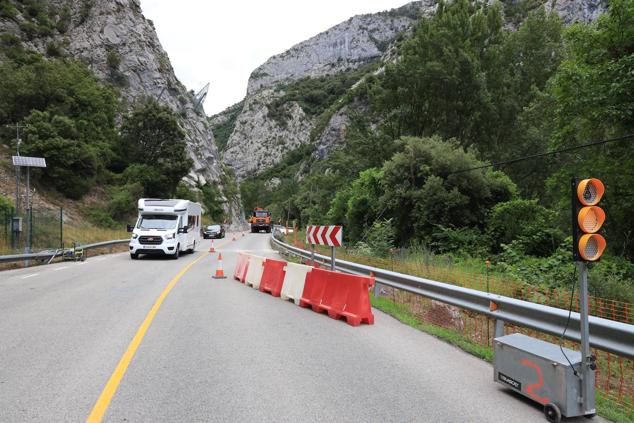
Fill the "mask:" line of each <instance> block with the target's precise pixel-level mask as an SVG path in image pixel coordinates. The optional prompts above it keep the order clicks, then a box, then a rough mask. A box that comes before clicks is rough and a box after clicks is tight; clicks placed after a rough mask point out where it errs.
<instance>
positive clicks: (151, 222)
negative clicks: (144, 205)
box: [138, 214, 178, 229]
mask: <svg viewBox="0 0 634 423" xmlns="http://www.w3.org/2000/svg"><path fill="white" fill-rule="evenodd" d="M177 219H178V216H170V215H164V214H144V215H143V216H141V219H139V226H138V228H139V229H174V228H175V227H176V220H177Z"/></svg>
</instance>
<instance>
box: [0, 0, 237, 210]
mask: <svg viewBox="0 0 634 423" xmlns="http://www.w3.org/2000/svg"><path fill="white" fill-rule="evenodd" d="M49 3H50V4H51V5H52V6H55V7H57V8H58V9H59V10H61V9H62V8H63V7H65V6H68V7H69V9H70V15H71V19H70V23H69V25H68V29H67V30H66V31H65V32H64V33H63V34H58V33H56V34H55V35H53V36H49V37H43V38H35V39H33V40H31V41H24V43H25V44H26V45H27V46H28V47H30V48H33V49H35V50H37V51H39V52H40V53H42V54H45V53H46V49H47V47H46V46H47V45H48V44H49V43H51V42H55V43H56V44H58V45H60V46H61V48H62V50H63V52H64V53H65V54H66V55H67V56H69V57H72V58H74V59H77V60H80V61H82V62H84V63H86V65H87V66H88V67H89V68H90V69H91V70H92V71H93V72H94V73H95V75H97V77H98V78H100V79H101V80H103V81H107V82H110V83H113V84H114V85H116V86H117V87H118V88H119V94H120V96H121V98H122V100H123V102H124V105H125V106H127V107H130V106H131V105H132V104H134V102H135V101H137V100H138V99H140V98H142V97H145V96H149V97H153V98H155V99H158V100H159V102H160V103H162V104H164V105H167V106H168V107H169V108H170V109H172V110H173V111H174V112H176V113H178V114H179V115H180V116H181V118H182V119H181V124H182V127H183V130H184V131H185V133H186V141H187V152H188V155H189V157H190V158H191V159H192V160H193V166H192V169H191V170H190V172H189V175H188V176H187V177H186V178H185V181H186V182H187V183H189V184H190V185H192V186H193V185H195V184H196V182H200V183H202V184H204V183H205V182H209V183H214V184H217V185H220V177H221V175H222V174H223V169H222V163H221V162H220V155H219V153H218V150H217V148H216V145H215V143H214V136H213V133H212V131H211V130H210V129H209V125H208V123H207V117H206V116H205V114H204V111H202V110H197V108H196V104H195V103H196V101H195V99H194V96H193V95H192V94H191V93H190V92H188V91H187V89H186V88H185V87H184V86H183V85H182V84H181V83H180V81H179V80H178V79H177V78H176V75H175V74H174V70H173V68H172V65H171V64H170V60H169V57H168V56H167V53H166V52H165V51H164V50H163V48H162V46H161V43H160V41H159V39H158V36H157V34H156V31H155V29H154V26H153V24H152V22H151V21H150V20H148V19H146V18H145V17H144V16H143V13H142V10H141V4H140V1H139V0H109V1H105V0H104V1H102V0H98V1H92V2H88V1H87V0H49ZM5 30H6V31H8V32H12V33H16V34H17V33H19V27H18V25H16V24H15V22H12V21H11V20H3V19H2V18H0V32H4V31H5ZM109 56H110V57H111V58H112V57H114V58H116V59H117V60H116V61H118V65H117V66H114V65H113V61H112V60H111V61H110V63H109V60H108V57H109ZM116 61H115V62H116ZM201 88H202V87H201ZM227 211H228V212H229V214H230V215H231V216H232V218H233V220H234V221H239V220H240V219H242V217H241V215H242V213H240V205H239V204H230V205H229V206H228V209H227Z"/></svg>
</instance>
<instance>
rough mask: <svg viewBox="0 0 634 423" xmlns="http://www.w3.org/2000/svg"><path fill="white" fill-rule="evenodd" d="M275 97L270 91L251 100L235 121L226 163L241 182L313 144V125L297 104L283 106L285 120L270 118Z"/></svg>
mask: <svg viewBox="0 0 634 423" xmlns="http://www.w3.org/2000/svg"><path fill="white" fill-rule="evenodd" d="M275 98H277V94H276V93H275V92H274V91H272V90H267V89H265V90H262V91H260V92H258V93H257V94H256V95H254V96H252V97H248V98H247V99H246V101H245V103H244V107H243V110H242V112H241V113H240V115H239V116H238V118H237V120H236V122H235V127H234V130H233V133H232V134H231V137H230V138H229V144H228V145H227V150H226V151H225V152H224V155H223V160H224V161H225V163H227V164H228V165H229V166H231V167H232V168H233V169H234V171H235V173H236V175H237V176H238V179H243V178H244V176H245V175H253V174H257V173H258V172H260V171H261V170H262V169H266V168H269V167H271V166H273V165H275V164H276V163H279V162H280V161H281V160H282V158H283V157H284V154H286V153H287V152H289V151H291V150H294V149H296V148H297V147H299V146H301V145H303V144H306V143H308V142H309V141H310V131H311V129H312V123H311V121H310V119H308V118H307V116H306V114H305V113H304V111H303V110H302V108H301V107H300V106H299V105H298V104H297V103H296V102H290V103H286V104H285V105H284V106H283V107H284V112H285V115H286V117H285V120H284V121H277V120H275V119H271V118H270V117H269V109H268V105H269V104H270V102H271V101H273V100H274V99H275Z"/></svg>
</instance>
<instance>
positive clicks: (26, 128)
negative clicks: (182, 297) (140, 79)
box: [0, 0, 224, 226]
mask: <svg viewBox="0 0 634 423" xmlns="http://www.w3.org/2000/svg"><path fill="white" fill-rule="evenodd" d="M83 4H84V5H85V7H84V9H85V13H89V11H90V7H91V5H92V2H90V1H87V2H85V3H83ZM84 9H82V10H84ZM67 12H68V11H67V10H66V9H65V8H63V9H61V10H57V9H55V8H53V7H51V6H49V5H47V2H40V1H32V2H31V1H24V2H17V3H16V2H8V1H6V0H3V1H1V2H0V13H1V14H2V16H3V17H8V18H10V19H13V20H15V21H16V22H20V28H21V31H20V32H18V33H14V34H9V33H5V34H2V35H1V36H0V58H3V60H2V61H1V62H0V141H1V142H2V143H4V144H5V145H7V146H9V147H10V148H11V149H12V150H15V149H16V148H17V147H18V146H17V145H16V140H15V130H14V129H11V128H12V127H14V126H15V125H16V124H20V125H22V126H23V128H22V131H21V139H22V142H21V143H20V153H21V154H23V155H31V156H38V157H45V158H46V161H47V167H46V168H45V169H41V170H34V171H33V179H34V182H35V183H36V184H38V185H39V186H40V188H41V189H54V190H56V191H58V192H59V193H61V194H63V195H64V196H66V197H68V198H71V199H75V200H79V199H81V198H83V197H84V196H85V195H86V194H87V193H89V192H94V191H95V190H96V191H97V192H98V193H100V194H99V197H100V198H104V199H105V201H104V202H102V203H101V204H102V206H101V207H99V208H94V207H93V208H91V209H90V210H87V211H88V213H89V215H90V217H91V218H92V220H93V221H94V223H97V224H100V225H106V226H121V225H120V223H118V222H121V221H123V220H125V219H127V218H129V217H130V216H131V215H133V214H134V213H135V212H136V200H137V199H138V198H140V197H143V196H146V197H172V196H175V195H177V194H178V195H181V196H187V197H188V198H192V199H196V200H201V201H202V202H203V203H204V204H205V206H206V208H207V209H208V210H209V211H210V214H211V218H212V219H214V220H221V219H223V218H224V212H223V209H222V207H221V205H222V195H221V194H220V192H219V190H218V188H217V187H212V186H210V185H201V186H198V187H197V188H198V189H197V190H194V191H192V190H191V189H190V188H189V187H187V186H185V185H184V184H183V183H182V182H181V180H182V179H183V177H184V176H186V175H187V173H188V172H189V170H190V169H191V166H192V163H191V160H190V159H189V158H188V157H187V154H186V145H185V134H184V132H183V131H182V129H181V125H180V122H179V120H180V119H181V117H180V115H178V114H176V113H175V112H173V111H172V110H171V109H169V108H168V107H165V106H163V105H161V104H159V103H158V102H157V101H156V100H154V99H151V98H141V99H138V101H137V102H135V104H132V105H130V106H125V108H124V106H123V105H122V103H121V102H120V101H119V92H118V89H119V87H120V86H121V84H120V83H119V82H120V78H117V75H118V73H117V72H118V66H119V65H118V63H119V62H118V61H119V60H120V58H118V56H117V55H116V53H114V52H113V51H110V52H109V53H108V66H109V69H110V70H111V73H112V75H111V76H112V78H110V81H108V82H106V83H102V82H101V81H99V80H98V79H97V78H96V76H95V75H94V74H93V73H92V72H91V71H90V70H89V69H88V67H86V66H85V65H84V64H83V63H80V62H77V61H75V60H72V59H70V58H68V57H65V56H64V54H62V52H61V51H60V50H55V52H54V53H55V54H51V51H50V50H51V49H49V48H47V57H44V56H42V55H41V54H39V53H37V52H36V51H33V50H29V49H28V48H25V47H24V44H23V43H22V40H23V38H29V39H30V38H32V37H38V36H41V37H44V36H48V35H51V34H53V32H54V31H57V32H61V31H62V30H64V28H65V27H63V26H61V24H60V20H64V19H66V15H67ZM25 22H27V23H28V22H30V23H31V24H33V25H34V26H35V29H33V31H31V32H25V31H26V30H25V29H24V28H22V27H23V26H24V23H25ZM49 27H50V28H49ZM47 28H48V29H47ZM118 122H119V123H118ZM7 125H8V126H7ZM219 205H220V206H219Z"/></svg>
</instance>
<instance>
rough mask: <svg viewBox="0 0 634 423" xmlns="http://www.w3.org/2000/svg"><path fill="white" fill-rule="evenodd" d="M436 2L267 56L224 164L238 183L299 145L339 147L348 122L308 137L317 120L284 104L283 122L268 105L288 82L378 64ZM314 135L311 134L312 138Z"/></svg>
mask: <svg viewBox="0 0 634 423" xmlns="http://www.w3.org/2000/svg"><path fill="white" fill-rule="evenodd" d="M435 8H436V2H435V1H433V0H425V1H416V2H412V3H409V4H407V5H405V6H403V7H401V8H398V9H393V10H390V11H386V12H381V13H376V14H368V15H360V16H355V17H352V18H350V19H348V20H347V21H345V22H343V23H341V24H339V25H336V26H334V27H333V28H331V29H329V30H327V31H325V32H322V33H321V34H319V35H317V36H315V37H313V38H311V39H309V40H307V41H304V42H302V43H299V44H297V45H296V46H294V47H292V48H291V49H290V50H288V51H286V52H284V53H282V54H278V55H276V56H273V57H271V58H270V59H269V60H267V61H266V62H265V63H264V64H262V65H261V66H259V67H258V68H257V69H256V70H255V71H253V73H252V74H251V77H250V79H249V85H248V90H247V97H246V99H245V101H244V106H243V109H242V111H241V113H240V115H239V116H238V118H237V119H236V123H235V126H234V129H233V132H232V134H231V136H230V137H229V140H228V143H227V148H226V150H225V152H224V153H223V160H224V161H225V162H226V163H227V164H228V165H229V166H231V167H233V168H234V170H235V172H236V175H237V177H238V179H244V178H245V177H247V176H250V175H253V174H257V173H259V172H261V171H263V170H265V169H267V168H269V167H271V166H273V165H275V164H277V163H279V162H280V161H281V160H282V159H283V157H284V155H285V154H286V153H288V152H290V151H292V150H293V149H295V148H297V147H299V146H300V145H303V144H307V143H310V142H314V141H317V144H318V145H319V147H318V149H319V152H318V154H319V155H320V156H325V155H326V154H327V151H329V149H330V147H331V145H334V144H337V143H338V144H341V143H342V142H343V138H342V136H343V135H344V134H345V128H344V127H345V126H346V125H347V124H348V118H347V116H346V115H345V112H342V111H340V112H337V113H335V114H334V115H333V116H332V117H331V118H330V122H329V123H328V124H327V127H326V133H324V134H316V135H317V136H318V138H317V140H315V139H311V131H312V130H313V129H314V127H315V123H316V122H315V119H316V116H309V115H308V114H306V113H304V111H303V110H302V109H301V107H300V106H299V104H297V103H296V102H289V103H287V104H285V106H284V107H285V108H286V110H285V113H286V115H287V116H288V118H287V119H286V122H282V123H280V122H278V121H277V119H276V118H275V117H273V116H270V115H269V113H268V105H270V104H271V103H272V102H273V101H274V100H275V99H278V98H280V97H282V96H283V95H284V93H285V87H286V86H287V85H288V84H292V83H293V82H295V81H297V80H299V79H302V78H306V77H322V76H332V75H336V74H339V73H342V72H351V71H354V70H356V69H358V68H359V67H360V66H363V65H367V64H368V63H372V62H376V61H378V60H380V58H381V57H382V55H383V54H385V52H386V51H387V50H388V49H389V47H390V45H391V44H392V43H393V42H394V40H395V39H396V38H397V37H399V35H401V34H402V33H403V32H404V31H406V30H407V29H408V28H410V27H411V25H412V23H413V22H415V20H416V19H418V17H420V16H421V14H428V13H433V11H435ZM313 135H314V134H313Z"/></svg>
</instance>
